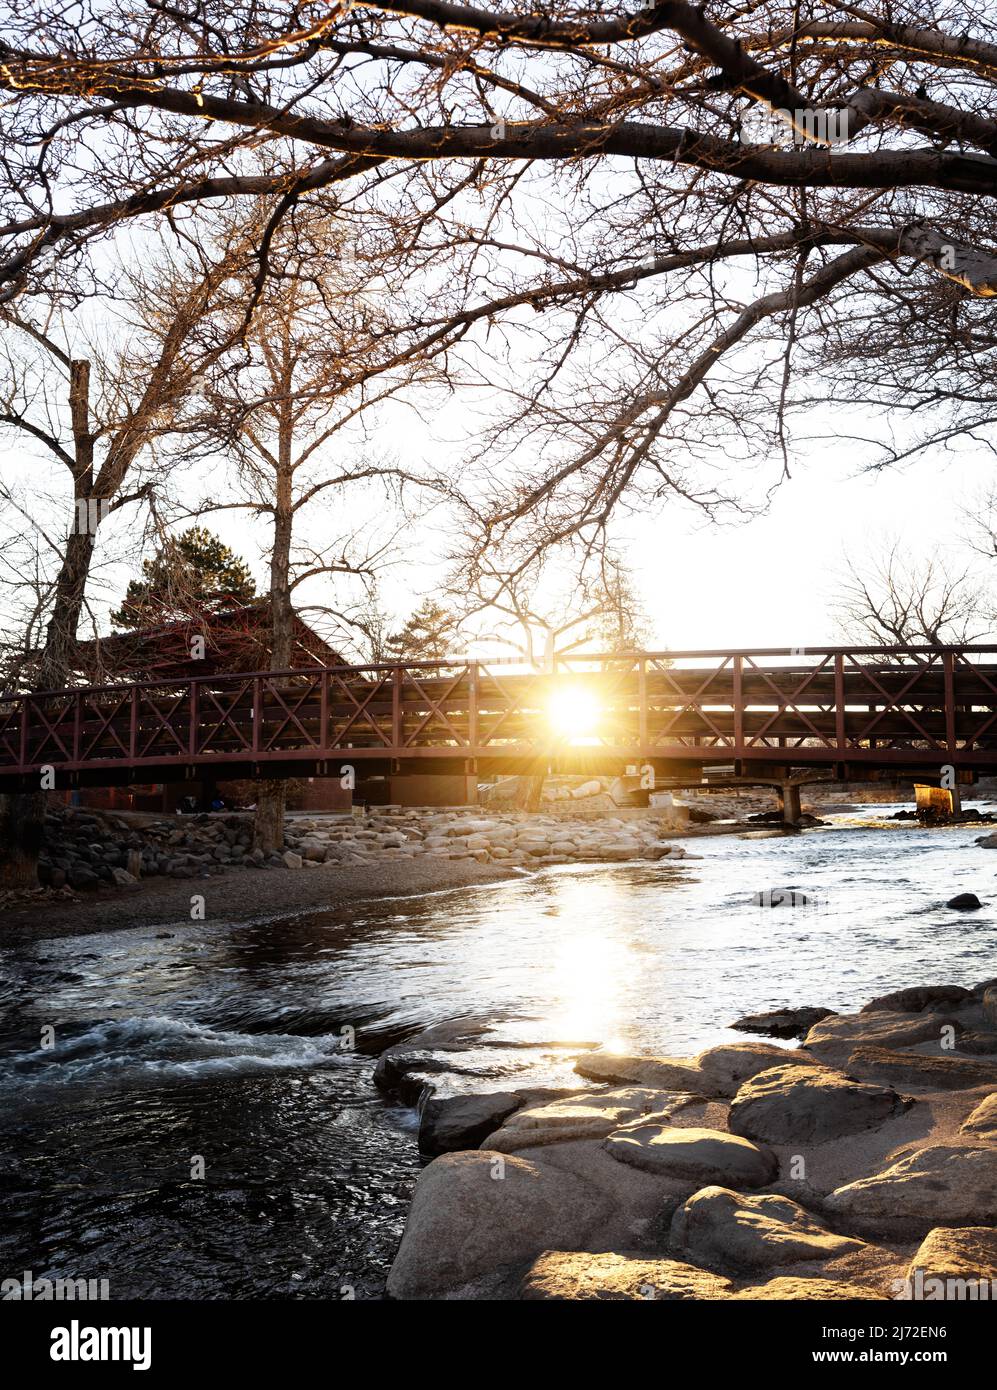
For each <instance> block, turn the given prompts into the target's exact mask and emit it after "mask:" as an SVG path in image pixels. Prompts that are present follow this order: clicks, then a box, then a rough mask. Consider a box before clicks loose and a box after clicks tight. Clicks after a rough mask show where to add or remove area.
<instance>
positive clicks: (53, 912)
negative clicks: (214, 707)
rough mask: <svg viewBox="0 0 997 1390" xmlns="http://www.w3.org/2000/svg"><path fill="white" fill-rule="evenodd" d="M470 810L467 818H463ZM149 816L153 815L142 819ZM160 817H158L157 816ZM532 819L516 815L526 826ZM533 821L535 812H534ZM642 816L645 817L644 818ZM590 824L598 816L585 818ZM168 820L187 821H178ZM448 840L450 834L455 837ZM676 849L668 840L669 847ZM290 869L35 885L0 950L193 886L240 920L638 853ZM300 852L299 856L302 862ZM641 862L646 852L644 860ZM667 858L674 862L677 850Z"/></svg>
mask: <svg viewBox="0 0 997 1390" xmlns="http://www.w3.org/2000/svg"><path fill="white" fill-rule="evenodd" d="M472 816H473V813H472V815H468V816H466V819H468V820H470V819H472ZM149 819H153V818H151V817H150V818H149ZM156 819H159V820H160V821H161V820H162V818H156ZM530 819H531V818H524V826H528V825H529V823H530ZM537 819H538V820H539V817H538V818H537ZM300 822H304V824H305V825H309V824H313V823H314V820H306V818H305V817H301V818H299V824H298V825H296V824H295V823H294V822H292V823H291V824H290V825H289V827H288V829H289V837H288V846H289V849H290V848H291V846H294V847H295V848H301V849H303V848H304V845H305V844H307V843H308V841H307V838H306V839H305V840H304V841H302V840H301V837H302V835H304V836H305V837H307V835H308V833H309V832H308V831H307V830H302V829H301V828H300ZM648 823H649V824H650V821H649V822H648ZM592 825H593V826H594V827H598V825H599V821H598V820H595V821H593V822H592ZM177 829H186V827H185V826H182V825H179V826H178V827H177ZM657 833H658V834H659V836H660V842H661V843H662V844H663V843H664V842H666V841H667V842H669V843H670V842H672V841H675V842H684V841H686V840H696V839H707V838H712V837H713V836H718V835H743V834H746V833H754V834H759V833H760V834H765V835H771V834H773V833H778V832H776V831H773V829H772V828H771V827H764V826H759V825H758V824H753V823H751V822H747V821H734V822H719V823H713V824H709V825H696V826H691V827H687V828H682V829H671V830H659V831H658V832H657ZM454 843H455V847H456V844H457V842H456V841H455V842H454ZM680 853H681V851H679V850H678V849H676V855H677V856H678V855H679V854H680ZM293 857H294V859H295V860H296V861H297V865H296V867H295V868H293V869H291V868H290V867H285V866H284V864H283V863H280V862H279V861H280V859H281V856H277V855H275V856H273V859H274V860H275V861H277V862H274V863H270V864H264V865H260V864H254V865H252V866H249V865H248V864H247V866H246V867H242V866H241V865H235V864H231V865H230V864H213V865H212V866H211V872H210V873H200V872H198V871H197V870H196V869H195V870H189V871H187V872H186V873H184V874H183V876H180V877H173V876H169V875H164V874H161V873H160V874H155V875H149V876H143V877H140V878H137V879H136V878H132V877H131V876H130V875H128V874H125V875H123V877H124V878H125V879H129V878H130V879H131V881H130V884H129V886H128V887H127V888H124V889H123V888H112V887H110V886H108V887H103V886H102V887H98V888H87V889H75V890H73V889H70V888H69V887H66V886H63V887H60V888H57V889H48V890H45V889H42V890H38V891H37V892H36V894H35V895H34V896H32V897H27V898H22V899H21V900H20V901H16V902H13V903H10V904H7V905H4V906H2V907H0V949H2V948H4V947H6V946H10V945H16V944H20V943H23V942H24V941H34V940H46V939H51V938H57V937H66V936H81V937H82V936H93V935H98V934H101V933H104V932H108V931H124V930H128V929H129V928H132V927H152V926H160V925H162V926H170V927H176V926H178V925H182V924H183V923H184V922H186V921H187V920H190V911H191V897H192V895H193V894H200V895H202V896H203V897H204V898H205V899H206V903H205V912H206V917H205V919H203V920H208V921H211V920H217V921H231V920H233V919H239V918H242V919H245V920H247V921H254V920H260V919H264V918H272V917H275V916H283V915H293V914H295V913H298V912H305V911H308V910H309V909H325V908H329V909H335V908H338V907H342V906H344V905H346V904H349V903H356V902H362V901H378V900H387V899H391V898H407V897H419V896H422V895H424V894H427V893H437V892H446V891H447V890H449V889H455V888H465V887H481V886H487V885H489V884H493V883H504V882H511V881H514V880H516V879H518V878H522V877H524V876H525V877H532V876H533V875H534V874H535V873H538V872H542V871H543V870H544V869H547V868H550V867H553V866H554V865H555V863H557V864H570V863H571V862H586V863H587V864H588V865H589V866H590V867H593V868H596V867H611V866H613V865H618V864H619V863H620V862H629V863H635V862H641V861H639V860H638V859H636V858H634V857H632V856H631V857H629V858H627V859H623V860H621V859H620V857H619V856H613V855H611V854H607V855H606V857H605V859H602V858H591V857H588V858H586V860H585V861H573V860H572V858H571V857H570V856H566V857H562V858H560V859H554V858H547V859H538V860H534V861H533V862H531V861H530V860H529V858H528V857H527V856H525V855H520V856H517V857H510V858H509V859H508V860H505V861H504V860H502V859H499V858H491V857H490V856H489V855H488V854H487V853H486V854H481V852H480V851H479V853H478V854H477V855H475V856H471V855H467V854H463V855H461V856H460V857H458V856H457V855H454V856H453V857H448V856H446V855H439V856H437V855H420V856H419V857H413V856H410V855H405V856H401V855H400V856H399V857H397V858H395V857H388V856H383V855H380V856H378V857H377V858H376V859H374V858H372V857H371V858H365V859H364V860H363V861H361V860H360V859H359V858H355V859H352V860H350V859H348V858H338V859H337V860H333V861H332V862H330V861H329V860H328V859H327V860H326V862H325V863H322V862H319V863H312V862H310V861H309V857H308V856H307V855H306V854H303V855H297V854H295V855H294V856H293ZM302 861H304V862H302ZM643 862H650V861H643ZM676 862H681V861H679V860H678V859H677V860H676ZM219 901H221V902H222V903H223V910H222V911H221V912H217V911H212V910H211V907H212V904H213V903H216V902H219Z"/></svg>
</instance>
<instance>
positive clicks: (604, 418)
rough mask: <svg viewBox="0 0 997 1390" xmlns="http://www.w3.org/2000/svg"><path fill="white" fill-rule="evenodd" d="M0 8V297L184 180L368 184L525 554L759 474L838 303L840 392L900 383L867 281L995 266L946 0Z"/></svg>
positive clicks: (885, 306) (186, 209)
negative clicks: (485, 417)
mask: <svg viewBox="0 0 997 1390" xmlns="http://www.w3.org/2000/svg"><path fill="white" fill-rule="evenodd" d="M7 10H8V14H7V15H6V16H5V18H6V20H7V23H6V24H5V26H4V30H5V33H6V35H7V37H6V42H5V47H4V51H3V55H2V56H3V62H2V64H0V87H3V88H5V89H6V91H7V93H8V103H7V106H6V109H5V122H4V130H3V134H2V137H0V158H2V160H3V167H4V170H5V179H4V184H5V187H4V188H3V189H2V190H0V244H2V246H3V247H4V248H5V249H4V251H3V253H2V254H0V293H5V294H7V295H9V296H11V297H12V298H13V297H16V296H18V295H20V294H24V293H30V292H33V291H37V290H38V289H39V287H40V286H41V285H43V284H46V283H47V282H48V281H49V280H50V279H51V273H52V267H53V265H54V264H55V263H56V258H57V257H58V258H60V264H62V265H63V266H66V265H74V266H75V265H77V264H82V263H84V262H85V260H86V256H87V253H88V251H89V248H90V245H91V243H92V242H94V241H96V240H99V239H101V238H106V237H107V236H108V235H109V234H112V233H113V232H114V230H115V228H117V227H119V226H120V225H121V224H122V223H123V222H125V221H130V220H133V219H144V221H145V223H148V222H149V221H150V220H151V219H155V218H159V217H164V216H168V217H169V218H171V219H172V220H173V222H174V223H176V222H177V220H178V219H180V220H182V219H183V218H184V216H185V215H186V216H189V217H191V218H193V219H196V213H197V209H198V208H199V207H201V206H202V205H203V204H205V203H207V202H208V200H211V201H212V202H215V201H216V200H218V199H228V200H229V201H230V202H231V201H233V200H236V199H239V198H243V199H247V198H248V199H260V200H263V201H266V200H269V203H268V204H267V205H268V207H271V208H272V211H271V212H270V213H269V215H268V230H269V229H271V228H274V227H276V226H277V225H278V224H279V223H280V222H281V221H282V219H283V218H284V217H285V216H286V215H287V213H288V212H289V210H291V209H293V208H294V207H295V206H296V205H297V204H298V203H300V202H302V201H304V200H310V199H313V198H314V197H316V195H318V196H320V197H323V198H325V199H326V200H327V202H328V203H329V204H334V205H335V206H336V207H337V208H338V209H339V210H340V211H345V210H348V211H349V214H350V216H351V217H353V218H356V219H358V220H361V221H362V220H363V219H365V218H367V217H369V216H371V215H372V214H373V213H374V212H375V211H381V212H384V211H387V212H388V214H389V215H390V216H391V217H392V218H393V219H395V221H396V224H397V227H398V230H399V236H398V237H397V239H396V241H397V253H398V254H399V255H400V256H401V255H404V257H405V258H406V261H407V265H408V273H409V274H410V275H412V276H418V275H423V276H424V277H425V279H426V282H427V283H434V284H435V285H436V286H437V289H438V288H439V286H440V285H441V284H444V283H445V284H446V287H447V290H448V291H450V292H452V295H453V296H454V297H456V298H460V300H461V301H462V303H461V306H460V310H459V312H457V311H456V308H455V306H454V305H453V304H447V305H445V306H444V305H442V304H441V305H440V311H439V312H433V311H432V310H431V309H430V310H428V311H427V313H426V315H425V317H424V319H423V321H422V324H421V327H422V329H423V338H422V343H423V346H424V347H427V348H428V347H431V349H432V350H433V351H443V350H448V351H451V352H452V353H454V354H456V353H457V351H458V350H459V351H460V352H461V353H463V354H464V355H465V357H466V358H467V359H468V360H472V361H475V362H477V363H479V364H480V366H481V371H482V378H483V380H484V382H485V383H486V384H487V385H488V386H490V387H496V386H497V387H500V388H501V389H502V390H503V391H505V392H506V393H507V394H508V396H509V398H510V400H511V402H512V406H511V409H510V410H507V411H506V412H505V413H504V414H503V416H502V418H501V419H500V420H499V421H498V423H497V425H496V427H495V431H494V433H493V435H492V436H491V437H490V438H487V439H485V440H484V441H483V446H482V447H483V449H484V450H486V451H487V458H488V464H489V468H488V472H487V478H488V481H489V483H490V491H489V492H488V493H487V496H486V499H485V502H484V503H483V508H482V509H483V511H484V512H485V513H486V514H487V515H488V517H489V519H490V521H491V523H492V525H491V530H490V535H491V538H492V539H496V538H497V539H499V540H501V542H502V543H503V544H504V546H505V547H506V549H507V550H508V551H509V552H510V553H511V552H512V551H515V552H516V553H517V554H518V556H519V563H521V564H522V565H524V566H526V567H528V566H529V565H530V564H532V563H533V562H535V561H536V560H537V559H538V558H539V557H540V556H541V554H542V552H543V549H544V547H545V546H547V545H549V544H551V543H552V542H558V541H560V540H563V539H570V538H575V537H581V538H583V539H584V540H590V539H591V538H592V537H594V536H598V535H599V534H600V532H603V531H604V530H605V528H606V527H607V525H608V524H609V520H610V518H611V517H612V515H613V514H614V512H617V511H618V510H619V508H620V507H622V506H626V505H631V506H633V505H636V506H641V507H645V508H646V507H649V506H653V507H659V506H661V505H662V504H663V503H664V502H666V501H669V500H672V499H686V500H687V501H689V502H690V503H691V504H692V505H695V506H698V507H700V508H703V509H706V510H707V511H712V510H715V509H716V508H718V507H721V506H724V505H734V506H742V507H743V506H745V505H749V503H747V502H746V501H745V498H744V486H745V478H746V475H747V473H748V469H747V464H748V463H749V462H751V461H767V460H769V459H771V458H774V459H775V460H776V463H777V465H778V468H779V469H780V470H781V471H782V472H783V473H785V472H788V470H789V467H790V461H791V456H792V455H791V447H792V434H791V431H790V427H789V426H790V422H791V421H792V418H793V415H792V411H793V407H794V406H795V405H800V404H805V400H802V399H801V396H800V392H799V390H798V389H797V377H798V375H799V374H802V375H803V377H804V379H806V378H807V377H808V376H812V375H813V374H814V373H818V374H819V373H820V372H821V371H825V372H826V370H827V368H828V367H829V365H830V360H831V356H832V353H831V349H832V348H833V347H834V346H835V343H836V340H837V338H838V337H839V336H841V335H843V336H845V337H847V336H848V333H849V325H850V324H852V323H854V322H855V321H856V320H858V319H863V320H868V321H870V322H875V323H877V324H879V325H880V333H881V335H882V336H883V337H884V338H885V340H886V341H885V342H884V344H883V350H884V351H883V354H881V355H882V356H883V360H884V361H886V360H888V359H895V361H896V366H897V370H896V371H893V370H892V369H891V371H890V373H889V388H888V390H887V392H886V397H881V396H880V393H879V392H878V391H876V390H872V389H871V390H870V391H869V396H870V398H871V399H875V400H878V401H880V404H881V405H882V406H883V408H885V407H886V405H887V404H888V403H889V401H895V400H896V399H897V398H900V399H901V400H907V401H911V400H912V399H914V398H916V399H918V400H921V399H922V395H921V392H920V388H919V386H918V384H917V381H912V380H911V379H910V377H909V376H905V375H904V372H903V370H902V359H903V348H904V341H903V337H902V334H901V330H900V328H899V327H898V326H895V325H897V323H898V317H899V319H900V320H903V317H904V316H903V315H902V314H901V315H900V316H898V315H896V314H895V313H894V307H895V305H896V304H901V305H903V304H910V305H912V306H914V305H916V304H917V303H918V301H919V300H923V301H924V302H925V303H933V302H935V301H937V302H939V303H940V304H944V303H945V302H946V296H951V295H963V294H965V295H966V296H968V297H971V298H975V299H976V300H978V301H979V302H980V304H981V305H983V304H985V302H986V301H987V300H988V299H989V298H990V297H992V296H993V294H994V291H995V289H997V253H995V246H994V239H993V231H992V219H991V217H990V205H991V199H992V197H993V194H994V192H995V191H997V121H995V120H994V118H993V115H992V110H993V91H994V72H995V71H997V47H995V45H994V44H993V43H992V42H991V40H990V37H989V34H988V25H987V13H986V10H985V7H982V6H979V5H977V4H976V3H975V0H947V3H946V4H945V5H944V7H943V9H942V11H940V12H938V13H937V14H936V15H933V16H932V17H931V18H930V19H926V18H925V16H924V15H923V14H922V13H921V12H920V10H919V9H918V7H917V6H916V5H915V4H913V3H912V0H899V3H898V0H871V3H870V4H869V5H867V6H865V7H863V8H862V9H860V10H853V9H846V10H841V11H840V12H837V11H833V10H832V11H828V9H827V7H826V6H825V5H824V4H819V3H817V0H761V3H758V4H753V5H751V6H749V7H747V8H744V9H738V10H733V11H729V10H728V11H724V10H721V9H719V8H718V7H713V8H710V9H709V10H708V9H707V7H705V6H693V5H692V4H689V3H687V2H686V0H665V2H664V3H655V4H651V5H647V6H645V7H644V8H639V9H636V10H634V9H623V8H620V9H617V10H615V11H612V10H611V11H608V12H607V11H605V10H603V9H599V10H596V9H592V8H589V7H581V8H579V7H578V6H576V5H574V4H568V3H567V0H555V3H554V4H553V5H549V6H547V7H546V8H545V9H543V10H542V11H531V10H529V9H528V8H527V7H525V6H516V7H515V8H513V9H512V10H509V9H504V10H503V9H495V8H492V9H488V8H485V9H481V8H475V7H473V6H469V5H464V4H460V3H452V0H392V3H391V4H390V5H385V4H383V3H378V0H358V2H357V3H353V4H350V5H349V6H346V5H343V6H329V7H328V8H323V9H322V10H321V11H319V12H314V13H313V12H311V11H309V12H307V13H306V12H304V11H299V10H296V9H295V10H292V11H288V10H287V8H286V7H285V6H280V5H275V4H272V3H264V0H259V2H258V3H256V2H254V3H249V4H247V5H244V6H239V7H237V8H236V9H234V10H233V9H232V8H231V7H230V6H224V5H221V4H220V3H218V0H207V3H205V2H204V0H198V3H197V4H194V3H188V0H181V3H180V4H179V5H170V6H161V5H155V6H153V7H152V8H151V10H150V8H149V7H148V6H141V7H137V8H134V9H133V8H129V7H127V6H125V7H113V8H111V7H108V8H107V9H106V10H99V11H97V12H96V13H91V14H88V17H87V22H86V24H85V25H80V24H78V23H77V20H76V17H75V15H74V13H73V12H71V11H65V10H64V8H63V7H62V6H61V5H60V4H57V3H55V0H27V3H26V4H23V5H19V6H16V7H15V6H13V5H10V4H8V6H7ZM772 112H778V113H784V116H783V115H779V116H777V117H776V118H775V119H773V120H769V119H768V116H769V113H772ZM538 209H542V215H539V216H538ZM270 245H271V238H270V236H269V235H265V236H263V237H262V238H261V239H260V243H259V245H258V247H257V258H258V263H259V275H260V276H261V277H262V276H265V274H266V269H267V264H268V261H269V251H270ZM458 246H459V247H460V248H462V249H461V254H460V255H459V256H457V255H456V253H455V247H458ZM451 263H452V264H453V267H454V269H453V273H450V272H449V271H448V269H447V266H448V265H449V264H451ZM427 304H428V301H427ZM535 310H539V311H541V313H540V316H539V318H538V319H537V320H536V321H531V319H530V315H531V314H533V312H534V311H535ZM497 323H501V324H502V325H504V327H503V329H502V331H501V332H500V333H495V331H494V326H495V325H496V324H497ZM939 324H941V320H939ZM486 327H487V328H490V329H491V334H490V336H489V335H487V334H486V333H485V331H484V330H485V328H486ZM857 347H858V348H859V350H860V351H862V349H861V344H860V343H859V344H857ZM531 348H533V349H535V350H534V351H532V352H531V351H530V349H531ZM524 349H525V350H524ZM878 360H879V356H877V355H875V354H874V353H873V352H872V351H871V350H870V349H869V348H868V347H867V348H866V349H865V351H864V353H863V355H862V361H863V362H864V363H865V364H868V363H869V362H870V361H872V362H876V361H878ZM513 365H514V366H516V367H518V371H513V372H511V373H510V372H507V371H506V368H507V367H510V366H513ZM507 378H508V379H507ZM832 389H833V382H829V381H828V380H826V379H824V380H821V381H820V382H819V383H814V384H812V385H810V386H808V387H807V390H808V391H812V390H819V392H820V393H821V394H822V395H824V394H826V393H827V392H828V391H829V390H832ZM908 393H912V395H911V394H908ZM887 397H888V398H889V400H887ZM960 399H961V397H960V394H959V392H957V391H956V392H952V393H950V395H949V400H951V401H953V402H957V401H959V400H960ZM968 413H970V414H971V413H972V412H968ZM961 414H962V416H965V415H966V414H967V412H966V410H964V409H963V410H962V411H961ZM974 418H975V417H974ZM526 441H529V443H530V444H532V445H533V446H536V453H537V454H538V455H539V458H538V459H537V458H535V457H531V458H530V459H529V462H528V466H527V465H525V464H524V459H523V448H524V443H525V442H526ZM723 459H726V460H727V461H728V464H729V466H728V468H727V469H726V470H724V469H723V468H721V467H720V466H719V462H720V460H723ZM503 464H504V465H505V467H504V469H503V467H502V465H503ZM772 481H773V479H772V478H767V479H766V480H765V481H764V483H763V485H762V487H761V489H760V493H761V496H762V497H763V498H764V496H765V493H766V491H767V489H768V487H769V486H770V485H771V483H772Z"/></svg>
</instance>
